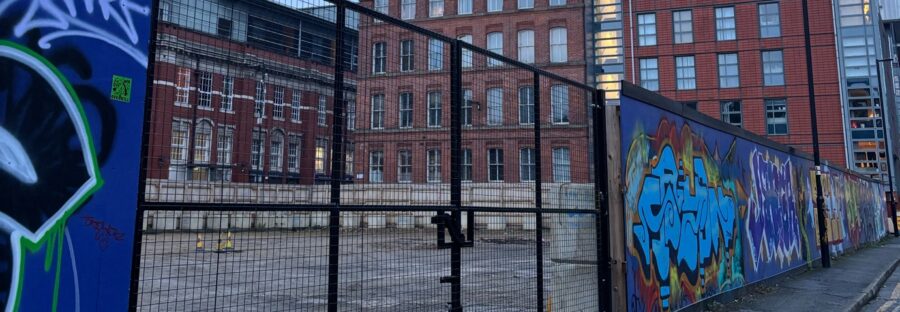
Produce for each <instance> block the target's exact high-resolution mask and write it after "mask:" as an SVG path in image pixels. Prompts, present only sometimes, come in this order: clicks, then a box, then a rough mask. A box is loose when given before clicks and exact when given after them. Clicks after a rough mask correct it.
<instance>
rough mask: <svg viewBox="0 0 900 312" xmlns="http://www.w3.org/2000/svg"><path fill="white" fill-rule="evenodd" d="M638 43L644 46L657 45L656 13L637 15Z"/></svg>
mask: <svg viewBox="0 0 900 312" xmlns="http://www.w3.org/2000/svg"><path fill="white" fill-rule="evenodd" d="M637 21H638V45H639V46H642V47H646V46H655V45H656V13H641V14H638V15H637Z"/></svg>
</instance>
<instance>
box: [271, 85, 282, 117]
mask: <svg viewBox="0 0 900 312" xmlns="http://www.w3.org/2000/svg"><path fill="white" fill-rule="evenodd" d="M272 118H278V119H284V87H282V86H275V101H274V104H273V105H272Z"/></svg>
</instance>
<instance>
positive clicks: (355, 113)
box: [131, 0, 608, 311]
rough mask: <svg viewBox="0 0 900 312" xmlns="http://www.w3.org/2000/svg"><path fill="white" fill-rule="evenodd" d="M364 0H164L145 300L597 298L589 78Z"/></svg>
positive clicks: (142, 285)
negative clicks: (416, 21) (520, 59)
mask: <svg viewBox="0 0 900 312" xmlns="http://www.w3.org/2000/svg"><path fill="white" fill-rule="evenodd" d="M375 5H376V4H375V3H373V2H363V3H361V4H355V3H349V2H335V3H313V2H304V1H302V0H285V1H278V2H267V1H256V0H202V1H184V0H161V1H159V3H158V5H157V8H158V11H157V14H158V17H157V20H156V26H155V30H156V37H155V41H154V44H153V47H152V48H151V49H152V51H154V52H153V61H152V65H151V68H152V70H151V76H152V77H151V78H152V79H150V80H151V81H152V82H153V83H152V85H151V89H150V92H149V93H150V100H149V101H148V102H149V103H151V105H150V107H149V108H148V114H147V116H148V119H147V123H146V125H145V128H146V129H147V131H146V132H147V134H146V139H145V144H144V150H145V151H146V152H145V153H144V155H143V159H142V164H143V168H144V170H143V172H142V174H143V175H145V176H144V177H142V186H143V191H144V192H143V194H142V196H143V201H142V204H141V206H140V211H139V215H140V220H139V221H140V225H139V231H140V233H139V235H138V236H137V237H138V239H137V241H136V248H135V250H136V253H135V260H136V261H135V263H136V264H137V265H136V267H135V272H134V278H133V287H132V289H133V293H132V300H131V302H132V303H133V307H134V309H135V310H139V311H173V310H224V311H246V310H263V311H296V310H329V311H338V310H348V311H349V310H354V311H358V310H361V311H437V310H452V311H460V310H471V311H522V310H530V311H537V310H540V311H596V310H601V307H603V306H605V305H604V304H602V303H601V302H602V301H603V300H604V299H601V297H603V295H604V291H607V290H602V289H604V288H603V287H602V286H601V284H602V283H601V282H602V281H605V280H608V279H606V278H605V277H604V274H608V271H606V270H607V269H606V266H605V264H606V260H605V259H606V252H604V251H603V250H601V249H602V248H603V247H604V246H602V244H600V243H599V242H600V241H601V238H604V237H605V236H604V235H605V234H603V231H602V230H600V229H599V228H600V227H602V221H603V220H602V216H603V214H601V213H600V210H598V207H600V202H601V200H600V198H601V196H598V194H600V192H598V190H602V189H604V188H605V186H604V185H605V184H603V181H600V182H601V184H600V185H598V184H597V181H595V178H594V177H595V176H603V177H604V179H601V180H604V181H605V171H602V170H604V168H600V167H604V166H602V165H601V166H596V165H595V161H596V160H595V158H594V157H593V155H595V154H597V153H598V152H597V151H596V150H594V149H595V148H597V147H598V146H597V145H596V144H594V143H593V139H594V137H595V136H599V137H603V136H602V135H600V134H598V133H597V129H602V125H599V127H594V126H597V125H595V124H594V122H593V120H594V119H592V117H591V116H593V114H594V113H592V112H591V108H592V107H595V103H599V101H601V99H600V98H599V97H598V96H597V94H600V93H595V92H593V90H592V89H591V88H589V87H588V86H586V85H583V84H580V83H577V82H575V81H576V80H579V79H580V78H582V77H580V76H577V75H576V74H573V73H564V74H561V75H557V74H551V73H549V72H546V71H543V70H541V69H538V68H536V67H534V66H531V65H527V64H523V63H520V62H518V61H516V60H513V59H511V58H508V57H504V56H502V55H501V54H498V53H493V52H496V51H493V52H492V51H488V50H486V49H482V48H478V47H476V46H475V45H472V44H470V43H467V42H471V38H468V39H467V38H465V37H464V36H463V37H460V38H455V37H452V38H451V37H448V36H445V35H441V34H439V33H436V32H432V31H429V30H426V29H424V28H420V27H417V26H415V25H413V24H409V23H405V22H403V21H400V20H398V19H396V18H393V17H390V16H388V15H385V14H382V13H379V12H378V11H377V10H373V9H370V7H373V6H375ZM336 7H341V8H344V9H345V10H338V9H336ZM376 9H377V8H376ZM576 48H577V47H576ZM335 55H341V56H342V57H341V58H339V60H338V61H336V60H335V57H334V56H335ZM567 77H568V78H567ZM600 97H602V96H600ZM597 120H602V119H597ZM601 145H602V144H601ZM604 153H605V152H604ZM601 264H602V265H601Z"/></svg>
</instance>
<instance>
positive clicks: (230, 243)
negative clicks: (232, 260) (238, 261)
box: [225, 231, 234, 251]
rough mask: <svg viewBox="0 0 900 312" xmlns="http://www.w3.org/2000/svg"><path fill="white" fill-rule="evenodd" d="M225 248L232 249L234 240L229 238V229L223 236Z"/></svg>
mask: <svg viewBox="0 0 900 312" xmlns="http://www.w3.org/2000/svg"><path fill="white" fill-rule="evenodd" d="M225 250H226V251H230V250H234V241H233V240H232V239H231V231H228V234H226V236H225Z"/></svg>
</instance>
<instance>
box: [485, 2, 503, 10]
mask: <svg viewBox="0 0 900 312" xmlns="http://www.w3.org/2000/svg"><path fill="white" fill-rule="evenodd" d="M487 11H488V12H500V11H503V0H487Z"/></svg>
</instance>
